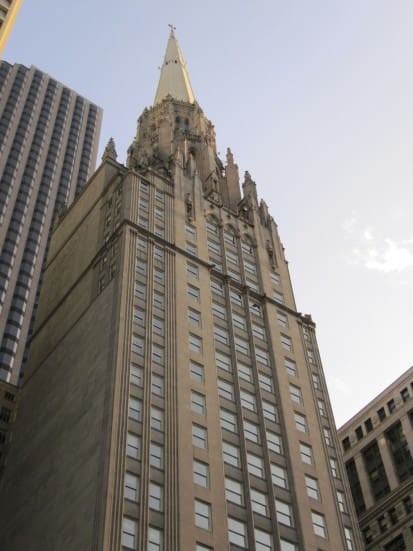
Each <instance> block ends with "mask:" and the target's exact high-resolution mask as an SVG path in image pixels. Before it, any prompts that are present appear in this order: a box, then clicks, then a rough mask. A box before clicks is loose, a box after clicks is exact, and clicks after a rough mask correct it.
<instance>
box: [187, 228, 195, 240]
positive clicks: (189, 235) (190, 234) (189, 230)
mask: <svg viewBox="0 0 413 551" xmlns="http://www.w3.org/2000/svg"><path fill="white" fill-rule="evenodd" d="M185 236H186V238H187V239H193V240H194V241H195V240H196V228H194V227H193V226H189V225H188V224H186V226H185Z"/></svg>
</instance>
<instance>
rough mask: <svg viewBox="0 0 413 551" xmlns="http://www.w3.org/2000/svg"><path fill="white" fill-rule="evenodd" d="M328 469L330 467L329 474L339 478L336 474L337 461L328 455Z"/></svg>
mask: <svg viewBox="0 0 413 551" xmlns="http://www.w3.org/2000/svg"><path fill="white" fill-rule="evenodd" d="M330 469H331V474H332V475H333V477H334V478H339V475H338V463H337V461H336V460H335V459H333V458H332V457H330Z"/></svg>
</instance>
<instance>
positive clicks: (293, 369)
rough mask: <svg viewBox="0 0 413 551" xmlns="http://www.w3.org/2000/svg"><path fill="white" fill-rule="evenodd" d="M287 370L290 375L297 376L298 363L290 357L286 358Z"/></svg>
mask: <svg viewBox="0 0 413 551" xmlns="http://www.w3.org/2000/svg"><path fill="white" fill-rule="evenodd" d="M284 366H285V370H286V372H287V373H288V375H290V377H297V365H296V363H295V362H294V361H293V360H290V359H289V358H284Z"/></svg>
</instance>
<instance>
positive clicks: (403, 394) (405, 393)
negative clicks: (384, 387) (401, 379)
mask: <svg viewBox="0 0 413 551" xmlns="http://www.w3.org/2000/svg"><path fill="white" fill-rule="evenodd" d="M400 396H401V397H402V400H403V402H407V400H408V399H409V397H410V395H409V390H408V389H407V387H405V388H402V389H401V391H400Z"/></svg>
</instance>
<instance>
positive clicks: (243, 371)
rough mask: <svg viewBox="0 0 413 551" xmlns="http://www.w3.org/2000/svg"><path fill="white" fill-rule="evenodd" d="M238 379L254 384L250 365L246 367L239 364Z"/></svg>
mask: <svg viewBox="0 0 413 551" xmlns="http://www.w3.org/2000/svg"><path fill="white" fill-rule="evenodd" d="M237 369H238V377H239V378H240V379H244V381H248V382H249V383H252V380H253V379H252V370H251V368H250V367H249V366H248V365H245V364H243V363H241V362H237Z"/></svg>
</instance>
